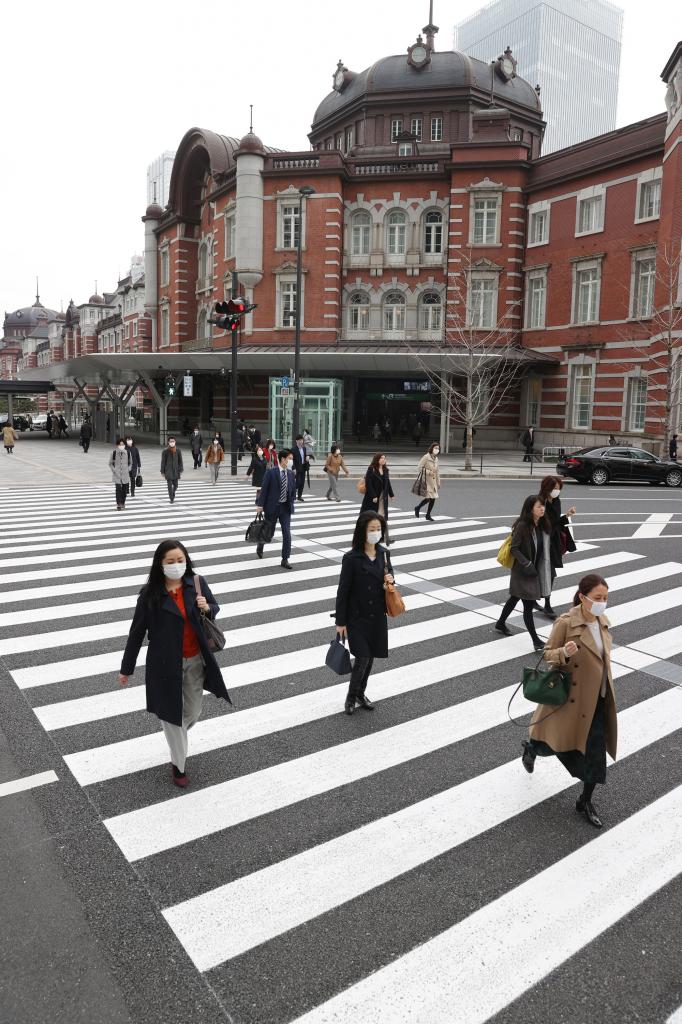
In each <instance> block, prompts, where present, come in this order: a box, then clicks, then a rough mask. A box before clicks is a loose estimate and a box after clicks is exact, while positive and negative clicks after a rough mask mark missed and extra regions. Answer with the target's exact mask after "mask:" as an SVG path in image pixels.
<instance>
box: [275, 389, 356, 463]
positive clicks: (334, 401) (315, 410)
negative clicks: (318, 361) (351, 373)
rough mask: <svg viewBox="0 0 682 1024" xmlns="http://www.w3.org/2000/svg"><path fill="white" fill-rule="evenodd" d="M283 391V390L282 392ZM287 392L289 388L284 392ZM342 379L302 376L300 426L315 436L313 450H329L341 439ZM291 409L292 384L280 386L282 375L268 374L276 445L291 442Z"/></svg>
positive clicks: (292, 409)
mask: <svg viewBox="0 0 682 1024" xmlns="http://www.w3.org/2000/svg"><path fill="white" fill-rule="evenodd" d="M282 391H284V394H282ZM287 392H289V393H288V394H287ZM342 409H343V382H342V381H340V380H302V381H301V401H300V413H299V420H300V429H301V431H303V430H308V431H309V432H310V433H311V434H312V436H313V437H314V439H315V442H316V444H315V452H316V453H319V452H328V451H329V449H330V448H331V446H332V443H333V442H334V441H339V440H340V439H341V413H342ZM293 412H294V399H293V388H286V387H284V388H283V387H282V378H281V377H271V378H270V429H271V431H272V437H274V439H275V441H276V442H277V444H278V445H281V444H287V445H289V444H293V438H292V436H291V429H292V419H293Z"/></svg>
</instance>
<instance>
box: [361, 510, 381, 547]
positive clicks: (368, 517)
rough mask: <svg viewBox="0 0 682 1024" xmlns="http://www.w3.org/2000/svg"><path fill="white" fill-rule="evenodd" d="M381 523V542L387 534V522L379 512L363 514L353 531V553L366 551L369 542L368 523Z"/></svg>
mask: <svg viewBox="0 0 682 1024" xmlns="http://www.w3.org/2000/svg"><path fill="white" fill-rule="evenodd" d="M375 519H376V521H377V522H378V523H381V540H383V539H384V535H385V533H386V520H385V519H384V517H383V516H380V515H379V514H378V513H377V512H372V511H371V510H370V511H369V512H361V513H360V515H359V516H358V521H357V523H356V524H355V530H354V531H353V551H364V550H365V541H366V540H367V523H372V522H374V520H375Z"/></svg>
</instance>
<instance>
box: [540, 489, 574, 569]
mask: <svg viewBox="0 0 682 1024" xmlns="http://www.w3.org/2000/svg"><path fill="white" fill-rule="evenodd" d="M545 518H546V519H547V522H548V523H549V525H550V529H551V533H550V535H549V553H550V558H551V561H552V568H553V569H561V567H562V566H563V564H564V561H563V552H562V550H561V534H562V533H563V532H565V533H566V550H567V551H575V541H574V540H573V537H572V535H571V532H570V530H569V529H568V516H562V514H561V498H548V499H547V501H546V502H545Z"/></svg>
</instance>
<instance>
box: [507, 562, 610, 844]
mask: <svg viewBox="0 0 682 1024" xmlns="http://www.w3.org/2000/svg"><path fill="white" fill-rule="evenodd" d="M608 594H609V588H608V584H607V582H606V580H605V579H603V578H602V577H601V576H598V575H597V574H596V573H590V574H589V575H588V576H583V578H582V579H581V581H580V583H579V584H578V589H577V591H576V593H575V597H574V598H573V607H572V608H571V610H570V611H568V612H565V613H564V614H563V615H562V616H560V618H558V619H557V620H556V622H555V623H554V628H553V629H552V635H551V636H550V638H549V640H548V642H547V646H546V647H545V660H546V661H547V662H549V664H550V665H561V666H562V667H565V668H567V669H569V670H570V672H571V685H570V692H569V696H568V700H567V701H566V703H565V704H562V705H561V706H560V707H559V708H554V707H550V706H548V705H544V704H540V705H538V707H537V710H536V711H535V714H534V715H533V717H532V719H531V723H530V739H529V740H528V741H525V742H524V743H523V744H522V746H523V754H522V757H521V760H522V761H523V766H524V768H525V769H526V771H527V772H532V771H533V769H534V768H535V758H536V756H537V755H538V754H539V755H540V756H541V757H546V756H549V755H551V754H556V756H557V757H558V758H559V760H560V761H561V763H562V764H563V766H564V767H565V768H566V770H567V771H568V772H570V774H571V775H573V776H574V778H576V779H580V780H581V782H582V783H583V791H582V793H581V794H580V797H579V798H578V800H577V801H576V805H575V809H576V811H578V812H579V813H580V814H584V816H585V818H586V819H587V821H589V823H590V825H594V827H595V828H601V827H602V822H601V819H600V818H599V815H598V814H597V812H596V810H595V808H594V805H593V803H592V794H593V793H594V789H595V786H596V785H597V783H600V784H602V785H603V784H604V783H605V782H606V753H607V751H608V753H609V754H610V755H611V757H612V758H613V759H614V760H615V757H616V744H617V739H618V724H617V717H616V698H615V694H614V690H613V677H612V674H611V634H610V632H609V620H608V619H607V618H606V616H605V614H604V612H605V610H606V602H607V599H608Z"/></svg>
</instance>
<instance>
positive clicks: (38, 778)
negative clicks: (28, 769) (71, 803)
mask: <svg viewBox="0 0 682 1024" xmlns="http://www.w3.org/2000/svg"><path fill="white" fill-rule="evenodd" d="M50 782H59V778H58V776H57V773H56V772H53V771H49V772H39V773H38V774H37V775H25V776H24V777H23V778H22V779H12V780H11V781H10V782H0V797H2V796H9V795H10V794H11V793H23V792H24V791H25V790H27V789H35V788H36V786H46V785H48V783H50Z"/></svg>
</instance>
